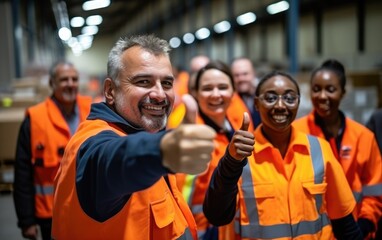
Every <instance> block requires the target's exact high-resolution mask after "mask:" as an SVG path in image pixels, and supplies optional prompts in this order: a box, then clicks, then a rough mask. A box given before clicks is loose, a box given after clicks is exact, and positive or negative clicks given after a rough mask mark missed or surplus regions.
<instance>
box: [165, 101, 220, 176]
mask: <svg viewBox="0 0 382 240" xmlns="http://www.w3.org/2000/svg"><path fill="white" fill-rule="evenodd" d="M182 100H183V103H184V104H185V107H186V114H185V116H184V118H183V122H182V124H181V125H180V126H179V127H177V128H175V129H173V130H172V131H169V132H168V133H167V134H165V135H164V137H163V138H162V140H161V143H160V147H161V150H162V156H163V165H164V166H165V167H167V168H168V169H170V170H171V171H173V172H180V173H187V174H198V173H201V172H203V171H205V170H206V168H207V165H208V163H209V161H210V160H211V157H212V152H213V150H214V147H215V145H214V138H215V136H216V132H215V131H214V130H213V129H212V128H211V127H209V126H207V125H203V124H200V125H198V124H195V122H196V116H197V112H198V105H197V103H196V101H195V99H194V98H193V97H192V96H191V95H185V96H183V98H182Z"/></svg>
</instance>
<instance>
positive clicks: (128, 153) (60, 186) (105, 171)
mask: <svg viewBox="0 0 382 240" xmlns="http://www.w3.org/2000/svg"><path fill="white" fill-rule="evenodd" d="M169 51H170V47H169V45H168V43H167V42H166V41H165V40H162V39H159V38H157V37H155V36H153V35H143V36H132V37H128V38H123V39H121V40H119V41H118V42H117V43H116V44H115V46H114V47H113V49H112V50H111V52H110V54H109V59H108V75H107V76H108V77H107V78H106V79H105V81H104V88H103V89H104V96H105V102H104V103H97V104H93V105H92V109H91V112H90V114H89V117H88V118H87V120H86V121H85V122H84V123H83V124H81V126H80V128H79V130H78V132H77V133H76V135H75V136H74V137H73V138H72V140H71V141H70V143H69V145H68V147H67V148H66V150H65V156H64V159H63V161H62V164H61V168H60V170H59V172H58V175H57V178H56V180H57V182H56V184H55V187H56V189H55V198H54V210H53V230H52V237H53V239H196V224H195V221H194V219H193V217H192V214H191V212H190V209H189V208H188V206H187V203H186V202H185V201H184V199H183V198H182V196H181V193H180V192H179V191H178V190H177V188H176V182H175V175H174V174H172V173H175V172H184V173H189V174H197V173H200V172H202V171H204V170H205V169H206V168H207V163H208V162H209V161H210V158H211V152H212V151H213V148H214V144H213V139H214V137H215V135H216V133H215V131H214V130H213V129H212V128H210V127H208V126H204V125H195V124H187V125H181V126H179V127H178V128H176V129H174V130H171V131H165V130H164V129H165V126H166V124H167V118H168V115H169V114H170V112H171V109H172V106H173V103H174V89H173V85H174V76H173V73H172V66H171V62H170V57H169ZM186 105H187V104H186Z"/></svg>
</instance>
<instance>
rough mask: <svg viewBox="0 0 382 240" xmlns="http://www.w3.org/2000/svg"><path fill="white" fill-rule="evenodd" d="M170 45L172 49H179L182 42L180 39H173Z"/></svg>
mask: <svg viewBox="0 0 382 240" xmlns="http://www.w3.org/2000/svg"><path fill="white" fill-rule="evenodd" d="M169 43H170V46H171V47H172V48H178V47H179V46H180V44H181V41H180V39H179V38H178V37H173V38H171V39H170V41H169Z"/></svg>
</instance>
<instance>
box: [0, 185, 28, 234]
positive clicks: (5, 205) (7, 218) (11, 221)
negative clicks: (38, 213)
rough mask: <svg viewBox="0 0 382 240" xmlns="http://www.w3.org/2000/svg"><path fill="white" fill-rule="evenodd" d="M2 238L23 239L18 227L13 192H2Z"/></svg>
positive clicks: (0, 222)
mask: <svg viewBox="0 0 382 240" xmlns="http://www.w3.org/2000/svg"><path fill="white" fill-rule="evenodd" d="M0 239H2V240H22V239H24V238H23V237H22V235H21V231H20V229H19V228H18V227H17V218H16V212H15V207H14V205H13V198H12V193H11V192H9V191H2V192H0Z"/></svg>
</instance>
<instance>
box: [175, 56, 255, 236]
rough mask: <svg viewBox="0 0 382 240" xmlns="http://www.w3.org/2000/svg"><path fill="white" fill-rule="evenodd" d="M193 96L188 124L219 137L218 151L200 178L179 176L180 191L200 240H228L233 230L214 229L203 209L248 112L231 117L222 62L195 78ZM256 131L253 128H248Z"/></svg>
mask: <svg viewBox="0 0 382 240" xmlns="http://www.w3.org/2000/svg"><path fill="white" fill-rule="evenodd" d="M191 90H192V92H193V96H194V98H195V100H196V103H197V105H198V114H197V116H192V117H191V118H196V119H190V116H187V114H186V118H188V119H187V120H186V121H190V122H193V121H196V123H197V124H205V125H208V126H210V127H212V128H213V129H214V130H215V131H216V133H217V135H216V137H215V140H214V142H215V150H214V152H213V154H212V159H211V161H210V163H209V166H208V169H207V170H206V171H205V172H203V173H201V174H198V175H186V174H176V177H177V183H178V187H179V189H180V190H181V192H182V194H183V196H184V197H185V199H186V201H187V202H188V204H189V206H190V209H191V211H192V213H193V215H194V218H195V221H196V224H197V229H198V238H199V239H208V240H214V239H226V238H227V236H228V235H229V234H230V233H232V229H233V228H232V226H226V227H223V228H220V229H219V230H218V229H217V228H216V227H213V226H212V225H211V224H209V222H208V220H207V219H206V218H205V216H204V214H203V211H202V205H203V200H204V196H205V193H206V190H207V187H208V183H209V181H210V178H211V174H212V172H213V170H214V169H215V167H216V166H217V164H218V161H219V160H220V158H221V157H222V156H223V154H224V152H225V150H226V147H227V145H228V143H229V141H230V140H231V137H232V135H233V133H234V132H235V130H237V129H239V128H240V127H241V124H242V121H243V115H244V112H248V110H247V109H241V108H240V107H238V106H236V108H235V110H236V112H235V113H234V114H233V113H232V112H231V113H229V110H228V109H229V108H231V109H232V108H233V107H234V106H233V105H235V102H233V101H234V100H233V96H234V93H235V87H234V82H233V77H232V73H231V70H230V68H229V67H228V66H227V65H226V64H225V63H223V62H221V61H211V62H210V63H208V64H207V65H206V66H205V67H203V68H201V69H200V70H199V71H198V72H197V74H196V77H195V84H194V86H193V89H191ZM246 115H247V117H246V120H247V121H248V124H249V122H250V117H249V114H246ZM249 129H250V131H253V127H252V126H251V127H249Z"/></svg>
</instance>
